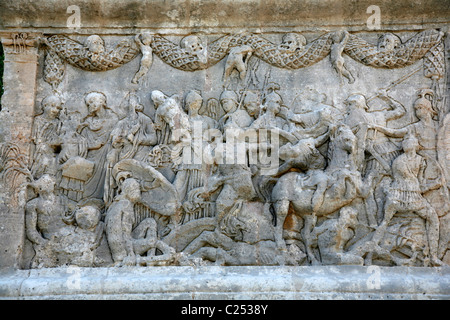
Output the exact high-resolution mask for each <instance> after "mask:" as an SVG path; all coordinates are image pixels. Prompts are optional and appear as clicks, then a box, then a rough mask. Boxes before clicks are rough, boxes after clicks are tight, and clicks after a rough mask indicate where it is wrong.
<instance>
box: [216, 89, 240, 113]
mask: <svg viewBox="0 0 450 320" xmlns="http://www.w3.org/2000/svg"><path fill="white" fill-rule="evenodd" d="M220 104H221V105H222V108H223V110H224V111H225V113H229V112H233V111H235V110H236V108H237V106H238V96H237V94H236V92H234V91H230V90H225V91H223V92H222V93H221V94H220Z"/></svg>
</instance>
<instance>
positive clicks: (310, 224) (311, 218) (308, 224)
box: [302, 213, 320, 265]
mask: <svg viewBox="0 0 450 320" xmlns="http://www.w3.org/2000/svg"><path fill="white" fill-rule="evenodd" d="M303 221H304V222H303V223H304V225H303V229H302V237H303V241H304V243H305V249H306V254H307V256H308V259H309V261H310V262H311V264H313V265H318V264H320V263H319V261H318V260H317V259H316V257H315V255H314V253H313V251H312V244H311V242H312V239H311V231H312V229H314V226H315V224H316V222H317V218H316V215H315V214H314V213H313V214H312V215H307V216H304V217H303Z"/></svg>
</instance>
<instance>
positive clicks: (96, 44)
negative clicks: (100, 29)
mask: <svg viewBox="0 0 450 320" xmlns="http://www.w3.org/2000/svg"><path fill="white" fill-rule="evenodd" d="M84 45H85V46H86V47H87V48H88V49H89V51H90V52H92V53H95V54H99V53H103V52H105V43H104V41H103V39H102V38H100V36H98V35H96V34H94V35H92V36H89V37H87V39H86V41H85V42H84Z"/></svg>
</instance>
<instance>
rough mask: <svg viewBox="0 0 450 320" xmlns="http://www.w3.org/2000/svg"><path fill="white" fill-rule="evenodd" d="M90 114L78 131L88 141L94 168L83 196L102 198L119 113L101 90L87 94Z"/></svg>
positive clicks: (86, 99) (90, 158)
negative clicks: (116, 112) (107, 156)
mask: <svg viewBox="0 0 450 320" xmlns="http://www.w3.org/2000/svg"><path fill="white" fill-rule="evenodd" d="M84 100H85V103H86V106H87V108H88V115H87V116H86V118H85V119H84V121H83V122H82V123H81V124H80V125H79V126H78V128H77V131H78V132H79V133H80V134H81V135H82V136H83V137H84V138H85V139H86V141H87V143H88V154H87V157H86V159H87V160H90V161H92V162H93V163H94V164H95V165H94V170H93V173H92V176H91V178H90V179H89V180H88V181H86V183H85V186H84V193H83V198H97V199H102V198H103V194H104V184H105V176H106V167H105V162H106V155H107V154H108V152H109V150H110V148H111V144H110V139H109V138H110V133H111V131H112V129H113V128H114V126H115V125H116V124H117V121H118V118H117V115H116V114H115V113H114V112H113V111H112V110H111V109H109V108H108V106H107V102H106V96H105V95H104V94H103V93H101V92H95V91H94V92H90V93H88V94H87V95H86V96H85V99H84Z"/></svg>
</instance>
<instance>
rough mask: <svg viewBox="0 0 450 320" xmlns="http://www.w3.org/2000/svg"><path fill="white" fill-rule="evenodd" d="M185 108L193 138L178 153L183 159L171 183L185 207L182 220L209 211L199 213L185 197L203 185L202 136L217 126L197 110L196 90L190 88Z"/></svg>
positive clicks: (198, 107)
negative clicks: (180, 153) (180, 152)
mask: <svg viewBox="0 0 450 320" xmlns="http://www.w3.org/2000/svg"><path fill="white" fill-rule="evenodd" d="M185 102H186V104H185V109H186V111H187V112H188V115H189V121H190V128H191V131H192V134H193V139H192V140H191V141H190V142H189V144H188V145H186V146H185V147H184V148H183V151H182V152H183V154H182V155H180V156H181V157H182V158H183V160H182V161H181V163H180V164H179V165H178V167H177V173H176V176H175V180H174V182H173V185H174V186H175V188H176V190H177V191H178V195H179V197H180V199H179V200H180V202H186V201H187V202H189V203H185V205H184V206H183V207H184V209H185V212H184V217H183V218H182V219H181V220H182V222H183V223H184V222H187V221H189V220H190V217H191V216H192V215H193V214H194V211H195V212H196V215H197V216H205V215H206V216H209V215H210V213H205V212H203V213H199V212H198V211H199V210H203V209H202V208H200V207H199V206H198V205H193V203H191V202H190V201H189V199H187V197H188V194H189V192H191V191H192V190H194V189H196V188H200V187H203V185H204V176H205V174H206V170H207V169H206V166H205V162H204V161H203V146H204V145H205V143H206V142H205V141H204V139H203V138H204V136H205V133H206V132H207V131H209V130H213V129H215V128H216V126H217V122H216V121H215V120H214V119H212V118H210V117H208V116H206V115H200V114H199V110H200V109H201V107H202V104H203V97H202V96H201V94H200V92H199V91H197V90H190V91H189V92H188V93H187V95H186V98H185Z"/></svg>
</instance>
